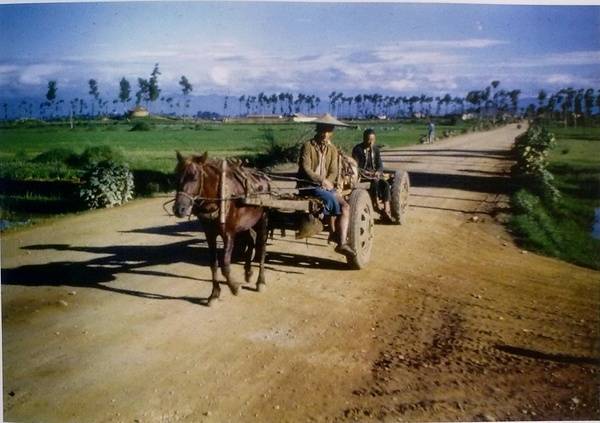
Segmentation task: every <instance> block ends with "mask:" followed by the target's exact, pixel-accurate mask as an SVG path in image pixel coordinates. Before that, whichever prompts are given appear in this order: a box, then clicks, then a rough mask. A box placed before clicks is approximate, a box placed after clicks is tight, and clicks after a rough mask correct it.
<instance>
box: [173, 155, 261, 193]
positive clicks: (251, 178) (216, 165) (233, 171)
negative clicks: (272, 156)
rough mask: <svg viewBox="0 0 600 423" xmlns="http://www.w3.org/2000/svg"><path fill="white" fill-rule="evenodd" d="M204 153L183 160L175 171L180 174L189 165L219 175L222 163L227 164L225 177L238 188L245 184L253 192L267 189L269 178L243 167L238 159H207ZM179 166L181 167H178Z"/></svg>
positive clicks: (259, 172)
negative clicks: (237, 185) (237, 184)
mask: <svg viewBox="0 0 600 423" xmlns="http://www.w3.org/2000/svg"><path fill="white" fill-rule="evenodd" d="M207 156H208V155H207V154H206V153H205V154H203V155H198V154H194V155H192V156H190V157H188V158H186V159H185V161H183V162H182V163H180V164H179V165H178V168H177V170H178V171H179V172H180V171H182V170H183V169H185V168H186V167H187V166H189V165H190V164H195V165H198V166H201V167H202V168H206V167H208V168H210V169H211V170H212V171H213V172H215V173H220V172H221V169H222V168H223V162H225V163H226V164H227V175H228V176H229V177H231V179H234V180H236V181H237V182H238V183H239V184H240V187H244V186H245V185H246V184H248V186H249V187H250V189H251V190H253V191H264V190H265V189H266V188H268V184H269V182H270V180H271V179H270V178H269V177H268V176H267V175H266V174H264V173H263V172H261V171H259V170H258V169H255V168H252V167H245V166H244V162H243V161H242V160H241V159H238V158H225V159H222V158H212V157H211V158H208V157H207ZM179 166H181V167H179Z"/></svg>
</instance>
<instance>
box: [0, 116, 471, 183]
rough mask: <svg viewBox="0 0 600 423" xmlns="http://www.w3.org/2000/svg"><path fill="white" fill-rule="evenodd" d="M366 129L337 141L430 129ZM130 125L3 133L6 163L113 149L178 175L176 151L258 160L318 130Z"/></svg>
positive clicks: (404, 137) (406, 138)
mask: <svg viewBox="0 0 600 423" xmlns="http://www.w3.org/2000/svg"><path fill="white" fill-rule="evenodd" d="M360 126H361V128H360V129H346V128H342V129H338V130H336V133H335V136H334V142H335V143H336V145H339V146H340V147H342V148H346V149H347V148H349V147H351V146H352V145H354V144H355V143H357V142H359V141H360V139H361V133H362V130H363V129H365V128H367V127H372V128H374V129H375V131H376V132H377V136H378V142H379V143H380V144H381V145H386V146H390V147H397V146H402V145H408V144H413V143H416V142H418V140H419V136H420V135H423V134H425V132H426V124H425V123H424V122H421V123H397V122H383V123H382V122H361V123H360ZM131 127H132V125H131V124H127V123H114V124H113V123H108V124H106V123H105V124H102V123H96V124H93V123H92V124H90V123H83V124H81V125H76V126H75V128H74V129H69V127H68V126H67V125H65V124H61V125H48V126H44V127H39V128H35V127H34V128H3V129H0V161H1V162H7V161H11V160H13V159H15V158H20V159H23V158H27V159H31V158H33V157H35V156H36V155H38V154H40V153H42V152H44V151H47V150H49V149H52V148H67V149H71V150H73V151H74V152H76V153H81V152H82V151H83V150H84V149H85V148H86V147H90V146H98V145H109V146H112V147H117V148H119V149H121V150H122V152H123V153H124V154H125V155H126V159H127V162H128V163H129V164H130V166H131V167H132V168H133V169H145V170H156V171H161V172H170V171H172V169H173V167H174V165H175V150H180V151H181V152H182V153H184V154H185V153H193V152H204V151H209V152H210V153H211V154H214V155H218V156H240V155H252V154H256V153H258V152H260V151H261V150H264V149H265V136H264V133H265V131H266V130H269V129H270V130H272V131H273V135H274V137H275V139H276V140H277V141H278V142H284V143H294V142H299V141H302V140H305V139H308V138H310V136H311V135H312V132H313V130H314V127H313V125H307V124H297V123H296V124H289V123H284V124H270V125H262V124H239V123H235V124H228V123H224V124H223V123H200V124H194V123H168V124H166V123H161V122H160V121H159V122H155V123H152V129H151V130H150V131H139V132H132V131H130V129H131ZM463 127H465V124H464V123H458V124H457V125H453V126H451V125H438V129H437V132H438V134H440V135H441V134H442V133H443V131H446V130H454V131H460V130H461V129H462V128H463Z"/></svg>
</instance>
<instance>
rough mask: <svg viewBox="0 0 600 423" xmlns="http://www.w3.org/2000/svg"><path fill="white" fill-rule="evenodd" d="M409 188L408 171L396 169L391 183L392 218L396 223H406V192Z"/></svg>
mask: <svg viewBox="0 0 600 423" xmlns="http://www.w3.org/2000/svg"><path fill="white" fill-rule="evenodd" d="M409 190H410V179H409V177H408V172H406V171H404V170H397V171H396V173H395V174H394V183H393V184H392V201H391V204H390V207H391V209H392V219H394V221H395V222H396V224H397V225H404V224H405V223H406V213H407V212H408V194H409Z"/></svg>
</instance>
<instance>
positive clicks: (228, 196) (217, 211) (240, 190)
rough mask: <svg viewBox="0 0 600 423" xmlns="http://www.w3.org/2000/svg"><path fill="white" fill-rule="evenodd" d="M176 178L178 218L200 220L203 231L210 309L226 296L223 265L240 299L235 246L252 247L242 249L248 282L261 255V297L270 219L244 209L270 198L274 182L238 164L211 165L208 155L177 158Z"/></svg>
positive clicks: (264, 213)
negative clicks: (251, 200)
mask: <svg viewBox="0 0 600 423" xmlns="http://www.w3.org/2000/svg"><path fill="white" fill-rule="evenodd" d="M175 173H176V177H177V192H176V194H175V203H174V205H173V213H174V214H175V216H177V217H180V218H182V217H189V216H191V215H195V216H197V217H198V219H199V220H200V221H201V223H202V225H203V227H204V232H205V235H206V242H207V244H208V249H209V258H210V263H211V265H210V268H211V272H212V292H211V294H210V297H208V305H209V306H210V305H211V303H213V301H214V300H216V299H217V298H219V295H220V294H221V288H220V286H219V282H218V280H217V272H218V268H219V264H220V267H221V273H222V274H223V276H224V277H225V279H226V280H227V285H228V286H229V289H230V291H231V293H232V294H233V295H238V293H239V289H240V284H239V283H238V282H236V281H235V280H234V278H233V276H232V275H231V258H232V252H233V250H234V244H235V243H236V242H238V243H239V242H244V243H246V244H247V246H246V248H243V249H242V251H243V255H244V258H245V264H244V276H245V280H246V282H249V281H250V279H251V277H252V254H253V252H256V255H255V260H257V261H258V262H259V263H260V266H259V273H258V278H257V280H256V290H257V291H261V290H262V288H263V287H264V285H265V256H266V244H267V234H268V214H267V211H266V210H265V209H264V208H263V207H259V206H250V205H244V204H243V203H242V201H241V200H242V198H244V197H245V196H247V195H253V194H260V193H268V192H269V190H270V185H269V178H268V177H267V176H265V175H264V174H262V173H260V172H258V171H256V170H254V169H251V168H245V167H243V166H242V165H241V163H240V162H239V161H234V160H220V159H209V158H208V153H204V154H203V155H193V156H190V157H183V156H182V155H181V154H180V153H179V152H177V166H176V168H175ZM249 187H250V188H249ZM249 190H250V194H249ZM217 236H220V237H221V239H222V240H223V251H222V255H221V256H220V257H219V256H218V254H217ZM236 236H237V241H236ZM238 246H239V245H238ZM238 250H239V248H238Z"/></svg>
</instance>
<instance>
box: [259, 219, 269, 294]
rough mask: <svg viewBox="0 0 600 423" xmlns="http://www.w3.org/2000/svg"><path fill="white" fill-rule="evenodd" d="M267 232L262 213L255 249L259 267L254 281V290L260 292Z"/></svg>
mask: <svg viewBox="0 0 600 423" xmlns="http://www.w3.org/2000/svg"><path fill="white" fill-rule="evenodd" d="M268 230H269V219H268V215H267V213H264V214H263V216H262V218H261V219H260V221H259V222H258V230H257V237H256V238H257V239H256V249H257V251H256V252H257V254H258V259H259V260H260V267H259V271H258V279H257V280H256V290H257V291H260V290H261V289H262V288H264V286H265V257H266V255H267V233H268Z"/></svg>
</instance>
